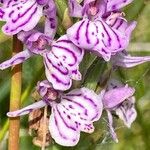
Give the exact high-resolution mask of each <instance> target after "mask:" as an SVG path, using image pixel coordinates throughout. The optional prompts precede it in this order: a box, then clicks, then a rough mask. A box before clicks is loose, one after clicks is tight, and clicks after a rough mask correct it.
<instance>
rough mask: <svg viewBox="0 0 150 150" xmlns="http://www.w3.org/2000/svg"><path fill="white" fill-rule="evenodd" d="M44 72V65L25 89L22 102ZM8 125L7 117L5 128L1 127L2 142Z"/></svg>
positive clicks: (0, 138) (0, 136)
mask: <svg viewBox="0 0 150 150" xmlns="http://www.w3.org/2000/svg"><path fill="white" fill-rule="evenodd" d="M43 72H44V68H43V67H42V68H41V69H39V71H38V72H37V77H36V78H34V80H33V81H32V82H31V84H30V85H29V86H28V87H27V88H26V89H25V90H24V92H23V93H22V95H21V104H22V103H23V102H24V101H25V100H26V99H27V98H28V96H29V95H30V93H31V91H32V89H33V87H34V86H35V84H36V83H37V81H38V80H39V78H40V77H41V76H42V74H43ZM8 127H9V121H8V119H7V120H6V121H5V123H4V126H3V128H2V129H1V132H0V142H1V141H2V140H3V139H4V137H5V135H6V132H7V130H8Z"/></svg>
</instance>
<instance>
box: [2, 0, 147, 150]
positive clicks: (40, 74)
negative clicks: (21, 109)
mask: <svg viewBox="0 0 150 150" xmlns="http://www.w3.org/2000/svg"><path fill="white" fill-rule="evenodd" d="M57 1H58V0H57ZM124 11H125V12H126V18H127V19H128V20H137V22H138V24H137V28H136V30H135V31H134V33H133V35H132V39H131V44H130V46H129V48H128V50H129V52H130V53H131V54H132V55H150V1H149V0H134V2H133V3H132V4H131V5H129V6H127V7H126V9H125V10H124ZM11 47H12V42H11V39H10V37H6V36H4V35H3V33H0V62H2V61H4V60H6V59H8V58H10V57H11ZM83 68H84V69H83ZM107 68H108V67H107V65H106V64H105V63H104V62H102V61H101V60H98V59H96V58H95V57H94V56H90V57H89V55H87V56H86V57H85V59H84V61H83V62H82V64H81V71H82V73H83V75H85V80H84V82H83V84H84V85H85V86H87V87H89V88H93V89H95V88H96V85H97V82H98V80H99V78H100V77H101V76H102V75H103V74H104V72H105V71H106V70H107ZM87 72H88V74H87ZM10 77H11V69H6V70H4V71H0V146H1V147H0V148H1V149H2V150H6V149H7V138H8V131H7V129H8V128H7V127H8V121H7V117H6V112H8V110H9V93H10ZM113 77H116V78H118V79H119V80H121V81H123V82H124V83H128V84H129V85H131V86H133V87H135V88H136V95H135V96H136V109H137V112H138V117H137V119H136V121H135V122H134V123H133V125H132V127H131V129H127V128H126V127H125V126H124V125H123V124H122V122H121V121H119V120H116V132H117V135H118V138H119V143H118V144H115V143H114V142H113V141H112V140H111V138H110V135H109V133H108V130H107V120H106V117H105V114H104V115H103V117H102V118H101V120H100V121H99V122H97V123H95V126H96V130H95V132H94V133H93V134H91V135H89V134H83V133H82V134H81V139H80V142H79V144H78V145H77V146H76V147H73V148H65V147H61V146H59V145H57V144H54V142H52V145H51V146H50V147H48V148H47V149H49V150H150V109H149V108H150V63H145V64H142V65H139V66H137V67H134V68H131V69H123V68H119V69H118V70H117V71H116V72H115V73H113ZM43 78H44V69H43V67H42V59H41V57H40V56H35V57H32V58H30V59H29V60H28V61H26V62H25V63H24V64H23V84H22V102H23V103H22V105H23V106H26V105H28V104H30V103H32V102H33V100H32V98H31V96H30V94H31V92H32V90H33V89H34V86H35V85H36V82H37V81H38V80H41V79H43ZM75 85H76V84H75ZM77 85H78V84H77ZM27 120H28V119H27V116H24V117H22V118H21V132H20V140H21V143H20V150H27V149H28V150H39V149H40V148H38V147H36V146H34V145H33V144H32V137H30V136H29V135H28V133H27V131H28V123H27Z"/></svg>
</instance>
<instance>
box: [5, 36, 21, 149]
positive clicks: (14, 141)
mask: <svg viewBox="0 0 150 150" xmlns="http://www.w3.org/2000/svg"><path fill="white" fill-rule="evenodd" d="M22 49H23V45H22V43H21V42H20V41H19V40H18V39H17V36H16V35H14V36H13V50H12V51H13V55H14V54H16V53H18V52H20V51H22ZM21 77H22V72H21V65H16V66H14V67H13V68H12V76H11V93H10V111H13V110H18V109H19V108H20V98H21V84H22V80H21ZM9 121H10V122H9V140H8V150H19V128H20V118H19V117H16V118H10V120H9Z"/></svg>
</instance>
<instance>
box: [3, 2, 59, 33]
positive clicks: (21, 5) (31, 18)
mask: <svg viewBox="0 0 150 150" xmlns="http://www.w3.org/2000/svg"><path fill="white" fill-rule="evenodd" d="M1 3H2V4H1V5H2V6H1V7H0V20H1V21H5V22H6V24H5V25H4V26H3V27H2V30H3V32H4V33H5V34H8V35H14V34H17V33H18V32H20V31H29V30H31V29H33V28H34V27H35V26H36V25H37V23H38V22H39V20H40V18H41V17H42V16H43V15H44V16H46V19H45V24H46V26H47V27H46V32H47V33H48V34H49V32H53V30H54V28H56V23H57V21H56V8H55V4H54V1H53V0H4V1H2V2H1Z"/></svg>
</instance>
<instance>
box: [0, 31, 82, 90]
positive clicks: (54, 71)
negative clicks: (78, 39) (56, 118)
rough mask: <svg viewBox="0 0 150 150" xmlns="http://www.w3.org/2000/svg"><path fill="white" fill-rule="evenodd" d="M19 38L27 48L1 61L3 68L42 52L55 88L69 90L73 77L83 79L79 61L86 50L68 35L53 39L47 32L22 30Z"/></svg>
mask: <svg viewBox="0 0 150 150" xmlns="http://www.w3.org/2000/svg"><path fill="white" fill-rule="evenodd" d="M18 38H19V39H20V40H21V41H23V43H25V45H26V47H27V49H26V50H24V51H22V52H20V53H18V54H16V55H15V56H13V57H12V58H11V59H9V60H7V61H5V62H3V63H1V64H0V69H1V70H3V69H6V68H8V67H10V66H13V65H17V64H19V63H22V62H24V61H25V60H26V59H28V58H30V57H31V56H33V55H36V54H40V55H41V56H42V57H43V61H44V65H45V72H46V77H47V79H48V80H49V82H51V83H52V85H53V88H54V89H57V90H67V89H69V88H70V87H71V85H72V79H74V80H81V73H80V72H79V63H80V62H81V60H82V58H83V55H84V51H83V50H82V49H81V48H78V47H77V46H75V45H74V44H73V43H72V42H71V41H70V40H68V38H67V36H66V35H63V36H62V37H60V38H59V39H58V40H57V41H52V39H51V38H50V37H48V36H46V35H45V34H43V33H39V32H37V31H34V30H33V31H32V32H31V31H29V32H20V33H19V34H18Z"/></svg>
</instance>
